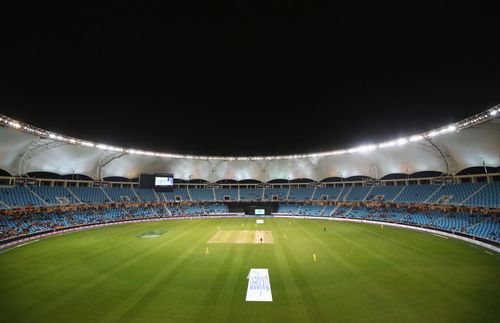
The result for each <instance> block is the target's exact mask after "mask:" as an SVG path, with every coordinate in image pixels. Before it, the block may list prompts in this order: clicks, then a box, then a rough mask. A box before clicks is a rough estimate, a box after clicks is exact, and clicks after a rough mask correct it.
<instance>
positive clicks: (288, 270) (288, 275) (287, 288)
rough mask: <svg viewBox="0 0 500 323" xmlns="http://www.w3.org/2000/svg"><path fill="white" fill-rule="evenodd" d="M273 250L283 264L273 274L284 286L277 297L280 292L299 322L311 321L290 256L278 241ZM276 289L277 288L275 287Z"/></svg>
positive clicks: (274, 226) (276, 295) (279, 262)
mask: <svg viewBox="0 0 500 323" xmlns="http://www.w3.org/2000/svg"><path fill="white" fill-rule="evenodd" d="M272 225H273V230H274V231H276V230H275V229H276V224H275V223H274V222H273V224H272ZM273 251H274V255H275V257H276V259H277V260H278V261H277V263H278V264H281V265H279V266H277V270H278V274H277V275H276V274H275V275H273V279H275V280H280V281H281V286H283V293H280V292H279V290H278V291H277V293H275V298H276V297H279V296H280V294H281V296H282V297H283V298H284V299H283V301H284V302H285V303H286V304H289V305H290V306H289V307H288V308H289V309H290V311H291V312H292V315H291V316H292V317H293V318H294V319H297V321H298V322H310V321H311V317H310V316H306V315H309V313H308V312H307V310H306V307H305V306H304V303H303V299H302V298H301V297H302V296H303V295H302V294H301V290H300V288H299V287H298V285H297V282H296V280H295V279H294V276H293V273H292V271H293V268H294V266H292V265H291V264H290V262H289V261H288V257H287V256H286V255H285V251H284V250H283V247H282V244H281V243H277V244H274V245H273ZM275 290H276V289H275Z"/></svg>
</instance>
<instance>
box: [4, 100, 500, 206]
mask: <svg viewBox="0 0 500 323" xmlns="http://www.w3.org/2000/svg"><path fill="white" fill-rule="evenodd" d="M499 115H500V105H497V106H495V107H493V108H491V109H488V110H486V111H484V112H482V113H479V114H477V115H474V116H471V117H469V118H467V119H464V120H462V121H459V122H455V123H452V124H450V125H445V126H443V127H442V128H438V129H434V130H429V131H427V132H425V133H421V134H412V135H410V136H408V137H401V138H395V139H394V140H390V141H387V142H382V143H374V142H371V141H370V140H369V137H368V136H369V134H367V139H368V140H367V141H366V142H365V143H363V145H361V146H359V147H353V148H346V149H341V150H336V151H330V152H320V153H313V154H297V155H290V156H253V157H218V156H190V155H178V154H169V153H159V152H147V151H142V150H140V149H130V148H123V147H113V146H109V145H106V144H101V143H94V142H90V141H87V140H83V139H79V138H72V137H68V136H65V135H62V134H57V133H53V132H50V131H48V130H44V129H40V128H36V127H34V126H30V125H27V124H24V123H22V122H21V121H17V120H14V119H11V118H9V117H7V116H3V115H0V125H1V127H0V139H1V140H0V169H2V170H4V171H6V172H7V173H9V174H10V175H12V176H24V175H26V174H29V173H32V172H50V173H55V174H58V175H68V174H82V175H86V176H89V177H90V178H92V179H94V180H100V179H103V178H106V177H115V176H118V177H125V178H129V179H131V178H138V177H139V174H141V173H155V172H167V173H173V174H174V176H175V177H176V178H177V179H184V180H189V179H201V180H205V181H208V182H213V183H215V182H217V181H220V180H226V179H232V180H237V181H238V180H240V181H241V180H244V179H252V180H258V181H260V182H268V181H271V180H275V179H284V180H293V179H298V178H308V179H312V180H314V181H321V180H323V179H327V178H332V177H333V178H339V177H340V178H348V177H352V176H367V177H371V178H374V179H380V178H383V177H385V176H387V175H390V174H408V175H410V174H413V173H417V172H422V171H437V172H440V173H445V174H450V175H455V174H457V173H459V172H460V171H461V170H463V169H466V168H469V167H476V166H480V167H494V168H497V167H498V166H499V164H500V158H499V153H500V119H499V118H498V116H499ZM410 121H411V119H409V122H410ZM297 131H300V129H298V130H297ZM352 131H359V129H352ZM103 139H104V140H105V138H103ZM255 144H256V145H258V144H259V143H258V142H256V143H255ZM254 193H256V192H243V197H244V198H245V199H250V198H252V196H253V194H254ZM356 193H358V192H356ZM200 194H201V195H202V196H204V193H203V192H200ZM256 194H258V193H256ZM264 195H265V194H264ZM301 196H302V193H299V192H297V196H295V195H293V196H292V197H293V198H301ZM403 196H406V194H403ZM101 198H102V197H101ZM214 198H217V197H214ZM239 198H241V196H240V197H239ZM264 198H266V196H264ZM356 198H358V199H361V198H364V196H363V192H359V196H356Z"/></svg>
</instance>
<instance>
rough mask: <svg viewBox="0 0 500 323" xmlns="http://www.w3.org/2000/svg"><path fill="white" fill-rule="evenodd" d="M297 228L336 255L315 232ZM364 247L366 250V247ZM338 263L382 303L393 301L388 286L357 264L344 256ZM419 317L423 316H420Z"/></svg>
mask: <svg viewBox="0 0 500 323" xmlns="http://www.w3.org/2000/svg"><path fill="white" fill-rule="evenodd" d="M299 229H300V230H301V231H302V232H303V234H305V235H306V236H308V237H309V238H310V240H311V241H315V242H316V243H317V244H319V245H321V246H322V248H321V249H322V250H324V252H325V253H326V254H327V255H328V256H329V257H331V258H334V257H335V256H337V255H338V252H337V251H336V250H335V249H334V248H332V246H331V245H328V244H327V243H326V242H325V241H324V240H323V239H320V238H319V237H318V235H317V234H314V233H312V232H310V231H309V230H307V228H305V227H300V228H299ZM351 239H352V238H351ZM353 244H355V245H356V244H357V243H356V242H354V241H353ZM364 249H365V250H367V249H366V248H364ZM340 265H341V266H342V267H344V269H347V270H348V271H350V272H352V273H353V274H354V275H355V276H356V278H357V279H359V280H360V281H362V282H363V286H370V287H371V288H369V290H370V291H371V292H375V293H376V295H377V296H378V297H379V298H381V299H384V303H386V304H391V303H392V302H393V301H394V298H393V297H392V295H391V293H390V292H389V290H388V287H390V286H385V285H382V284H380V283H378V282H376V281H374V280H373V279H369V277H366V275H364V274H363V273H362V272H361V271H360V269H359V267H358V266H357V265H355V264H353V263H352V262H351V261H350V260H348V259H347V258H346V257H341V259H340ZM405 312H406V313H407V315H408V318H411V317H421V316H420V314H418V313H417V312H416V311H415V310H414V309H413V308H411V307H409V306H405ZM421 319H423V318H422V317H421ZM402 320H403V321H404V318H402Z"/></svg>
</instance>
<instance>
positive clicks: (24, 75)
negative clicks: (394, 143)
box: [0, 5, 500, 156]
mask: <svg viewBox="0 0 500 323" xmlns="http://www.w3.org/2000/svg"><path fill="white" fill-rule="evenodd" d="M121 9H122V10H121V11H120V10H118V11H116V10H114V8H111V7H110V8H100V10H98V11H92V10H90V9H85V8H78V9H75V15H74V16H71V17H70V16H67V17H60V16H57V15H56V17H54V19H49V18H52V16H51V15H48V16H44V19H43V23H40V22H41V21H40V18H38V19H33V20H31V21H30V22H29V23H27V24H25V25H19V26H16V28H14V29H13V32H12V33H9V34H6V35H5V41H4V50H3V51H2V52H1V54H0V55H1V58H2V60H1V63H0V64H1V68H2V71H3V72H2V74H1V75H0V113H2V114H5V115H7V116H10V117H12V118H15V119H19V120H20V121H23V122H26V123H29V124H32V125H34V126H37V127H40V128H44V129H47V130H50V131H54V132H58V133H62V134H65V135H69V136H74V137H78V138H81V139H88V140H92V141H96V142H101V143H105V144H110V145H117V146H123V147H127V148H137V149H145V150H153V151H160V152H171V153H181V154H195V155H227V156H252V155H283V154H296V153H297V154H301V153H312V152H320V151H330V150H337V149H343V148H349V147H354V146H358V145H364V144H370V143H378V142H382V141H385V140H390V139H396V138H398V137H400V136H409V135H412V134H415V133H420V132H424V131H428V130H430V129H434V128H437V127H441V126H445V125H447V124H449V123H451V122H456V121H459V120H461V119H464V118H466V117H468V116H470V115H473V114H476V113H479V112H481V111H484V110H486V109H488V108H490V107H492V106H494V105H496V104H498V103H500V91H499V89H500V64H499V60H498V52H499V49H500V41H499V40H500V39H499V38H500V37H499V35H500V28H499V24H498V22H496V20H495V19H491V17H487V16H486V14H487V12H486V10H484V11H479V12H475V11H474V10H472V11H473V12H472V13H471V15H470V16H468V19H464V18H463V16H459V15H453V14H451V13H450V14H449V15H431V14H429V15H425V14H415V15H411V14H408V13H406V14H401V15H396V14H393V13H388V14H380V13H379V14H376V15H357V16H349V15H342V14H338V13H336V14H334V15H330V13H331V12H329V11H325V12H322V10H315V9H314V8H312V6H300V5H295V6H294V5H289V6H288V7H287V8H286V10H285V12H284V13H282V12H281V11H280V10H277V11H276V12H277V13H276V14H273V15H254V14H251V12H253V11H252V10H250V9H249V8H247V7H243V8H237V10H236V11H237V14H235V15H222V16H221V17H219V16H220V13H219V14H218V15H217V14H216V9H212V10H213V11H210V10H209V11H208V12H206V13H204V12H199V11H194V12H190V13H189V14H185V13H183V14H172V13H170V14H169V15H168V17H166V16H163V13H164V12H163V11H161V10H158V11H157V10H154V9H155V8H147V7H145V5H144V6H143V7H139V8H121ZM278 9H279V8H278ZM212 13H213V14H214V15H211V14H212Z"/></svg>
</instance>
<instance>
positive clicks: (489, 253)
mask: <svg viewBox="0 0 500 323" xmlns="http://www.w3.org/2000/svg"><path fill="white" fill-rule="evenodd" d="M484 252H486V253H487V254H488V255H490V256H493V254H492V253H491V252H489V251H488V250H484Z"/></svg>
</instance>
